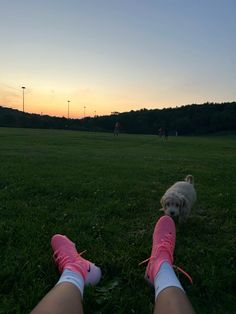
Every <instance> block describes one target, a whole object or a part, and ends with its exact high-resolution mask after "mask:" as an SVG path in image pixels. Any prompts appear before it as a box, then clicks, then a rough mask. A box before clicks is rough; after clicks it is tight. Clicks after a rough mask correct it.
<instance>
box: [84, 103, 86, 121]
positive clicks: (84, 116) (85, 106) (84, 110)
mask: <svg viewBox="0 0 236 314" xmlns="http://www.w3.org/2000/svg"><path fill="white" fill-rule="evenodd" d="M85 109H86V106H84V118H85Z"/></svg>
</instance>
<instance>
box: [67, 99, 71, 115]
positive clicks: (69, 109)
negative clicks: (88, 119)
mask: <svg viewBox="0 0 236 314" xmlns="http://www.w3.org/2000/svg"><path fill="white" fill-rule="evenodd" d="M67 102H68V119H69V117H70V100H67Z"/></svg>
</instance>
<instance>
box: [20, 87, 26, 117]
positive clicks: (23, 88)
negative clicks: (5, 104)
mask: <svg viewBox="0 0 236 314" xmlns="http://www.w3.org/2000/svg"><path fill="white" fill-rule="evenodd" d="M21 88H22V90H23V112H25V88H26V87H25V86H22V87H21Z"/></svg>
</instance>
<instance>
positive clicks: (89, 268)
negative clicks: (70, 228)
mask: <svg viewBox="0 0 236 314" xmlns="http://www.w3.org/2000/svg"><path fill="white" fill-rule="evenodd" d="M51 246H52V249H53V252H54V254H53V258H54V261H55V263H56V265H57V266H58V269H59V271H60V272H63V270H64V269H69V270H71V271H74V272H78V273H80V274H81V275H82V276H83V278H84V282H85V284H91V285H95V284H97V283H98V282H99V280H100V278H101V269H100V268H99V267H97V266H96V265H95V264H93V263H91V262H90V261H88V260H86V259H84V258H83V257H81V254H82V253H80V254H79V253H78V252H77V250H76V247H75V244H74V243H73V242H72V241H70V239H68V238H67V237H66V236H64V235H60V234H56V235H54V236H53V237H52V239H51Z"/></svg>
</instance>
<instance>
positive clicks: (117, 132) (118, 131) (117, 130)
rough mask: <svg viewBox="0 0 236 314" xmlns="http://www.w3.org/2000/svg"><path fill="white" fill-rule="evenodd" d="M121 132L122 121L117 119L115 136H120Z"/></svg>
mask: <svg viewBox="0 0 236 314" xmlns="http://www.w3.org/2000/svg"><path fill="white" fill-rule="evenodd" d="M119 133H120V123H119V122H118V121H117V122H116V124H115V127H114V136H118V135H119Z"/></svg>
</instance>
